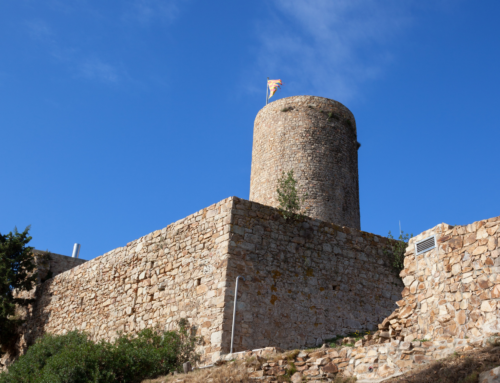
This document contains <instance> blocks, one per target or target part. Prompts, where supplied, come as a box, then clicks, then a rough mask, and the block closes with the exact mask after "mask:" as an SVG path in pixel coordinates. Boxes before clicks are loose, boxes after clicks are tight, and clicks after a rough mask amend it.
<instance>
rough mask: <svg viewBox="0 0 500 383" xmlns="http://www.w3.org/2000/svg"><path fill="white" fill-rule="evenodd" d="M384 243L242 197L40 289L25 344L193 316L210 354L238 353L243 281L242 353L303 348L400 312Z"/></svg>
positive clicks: (207, 357) (397, 284) (172, 324)
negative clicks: (289, 216) (294, 218)
mask: <svg viewBox="0 0 500 383" xmlns="http://www.w3.org/2000/svg"><path fill="white" fill-rule="evenodd" d="M386 246H387V239H386V238H383V237H379V236H376V235H373V234H369V233H365V232H361V231H358V230H355V229H351V228H346V227H339V226H336V225H334V224H332V223H326V222H322V221H319V220H315V219H311V218H305V219H304V220H303V221H301V222H289V221H285V220H284V219H283V218H282V216H281V215H280V214H279V212H278V210H277V209H275V208H272V207H269V206H264V205H261V204H259V203H255V202H250V201H246V200H242V199H239V198H236V197H231V198H228V199H225V200H223V201H221V202H219V203H217V204H215V205H212V206H210V207H208V208H206V209H203V210H201V211H199V212H197V213H195V214H193V215H191V216H189V217H187V218H185V219H183V220H180V221H178V222H176V223H173V224H171V225H169V226H167V227H166V228H164V229H163V230H158V231H155V232H153V233H151V234H149V235H147V236H144V237H142V238H140V239H138V240H136V241H133V242H130V243H129V244H127V246H125V247H121V248H117V249H115V250H113V251H110V252H108V253H106V254H104V255H102V256H100V257H98V258H95V259H93V260H91V261H88V262H86V263H84V264H82V265H79V266H77V267H75V268H73V269H71V270H69V271H67V272H64V273H62V274H60V275H57V276H56V277H54V278H52V279H50V280H48V281H47V282H45V283H43V284H42V285H41V286H39V287H38V288H37V291H36V296H37V297H38V299H37V302H36V303H35V304H34V306H33V307H32V308H31V309H30V310H29V317H28V320H27V322H26V324H25V327H24V331H23V332H24V340H23V341H24V342H27V343H29V342H33V341H34V339H35V338H36V337H38V336H40V335H42V334H43V333H44V332H51V333H56V334H62V333H65V332H66V331H70V330H74V329H77V330H84V331H86V332H88V333H89V334H90V335H91V336H92V338H93V339H95V340H98V339H108V340H111V339H113V338H114V337H115V336H116V333H117V332H118V331H123V332H125V333H130V332H132V333H135V332H137V331H139V330H141V329H143V328H145V327H153V326H159V327H160V328H164V329H175V328H176V322H177V321H178V320H179V319H181V318H187V319H188V320H189V322H190V323H191V324H192V325H193V326H195V327H196V328H197V333H198V335H200V336H201V337H202V338H203V344H202V345H201V346H200V348H199V350H198V351H200V352H201V353H202V356H203V360H204V361H211V360H217V359H218V358H219V357H220V355H221V354H224V353H228V352H229V349H230V338H231V323H232V312H233V299H234V285H235V279H236V276H237V275H243V276H244V277H245V278H246V281H245V282H243V283H241V285H240V286H241V287H240V295H241V296H240V298H239V303H238V311H237V318H236V337H235V350H238V349H239V350H241V349H245V350H246V349H252V348H260V347H265V346H267V345H274V346H280V347H283V348H296V347H300V346H302V345H314V344H317V343H318V342H321V341H322V340H323V339H326V338H331V337H334V336H335V335H338V334H345V333H347V332H349V331H354V330H359V329H360V328H373V327H375V326H376V324H377V323H379V321H380V320H381V319H382V318H384V317H385V316H387V315H388V314H389V313H391V312H392V311H393V310H394V307H395V305H394V302H395V301H397V300H400V298H401V295H400V292H401V290H402V289H403V285H402V283H401V280H400V279H399V278H398V277H397V275H396V274H395V272H394V271H393V270H392V267H391V266H390V265H389V262H390V260H389V259H388V258H387V257H386V256H385V255H384V252H383V249H384V248H386Z"/></svg>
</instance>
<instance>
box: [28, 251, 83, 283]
mask: <svg viewBox="0 0 500 383" xmlns="http://www.w3.org/2000/svg"><path fill="white" fill-rule="evenodd" d="M47 253H48V254H49V256H48V257H45V256H46V255H47ZM33 255H34V256H35V263H36V266H37V271H38V283H40V282H41V281H42V280H44V279H45V278H47V277H49V272H51V273H52V277H55V276H56V275H59V274H61V273H64V272H65V271H68V270H70V269H72V268H73V267H76V266H79V265H81V264H83V263H85V262H87V261H86V260H85V259H80V258H72V257H68V256H67V255H62V254H56V253H51V252H47V251H41V250H33Z"/></svg>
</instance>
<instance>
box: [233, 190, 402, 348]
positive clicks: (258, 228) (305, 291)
mask: <svg viewBox="0 0 500 383" xmlns="http://www.w3.org/2000/svg"><path fill="white" fill-rule="evenodd" d="M234 203H235V204H234V210H233V215H232V218H231V224H232V225H231V228H230V243H229V253H230V256H229V262H228V271H227V277H228V279H229V282H228V284H230V285H231V287H232V289H234V287H233V286H234V281H235V279H236V276H237V275H242V276H243V277H245V278H246V281H245V282H240V285H239V290H240V294H239V295H240V297H239V298H238V307H237V308H238V311H237V320H236V330H235V347H234V349H235V350H236V351H238V350H249V349H255V348H260V347H267V346H276V347H281V348H283V349H293V348H299V347H303V346H314V345H317V344H322V342H323V341H324V340H325V339H329V338H333V337H335V336H336V335H340V334H347V333H349V332H351V331H357V330H360V329H373V328H376V325H377V324H378V323H380V321H381V320H382V319H384V318H385V317H386V316H387V315H389V314H390V313H391V312H392V311H393V310H394V308H395V307H396V306H395V302H396V301H398V300H400V299H401V290H402V289H403V284H402V283H401V279H400V278H399V277H398V276H397V273H396V272H394V270H393V269H392V266H391V265H390V264H391V260H390V259H389V258H388V257H387V256H386V255H385V254H384V249H386V248H387V246H388V242H387V241H388V240H387V238H384V237H380V236H377V235H374V234H370V233H366V232H362V231H359V230H356V229H352V228H347V227H340V226H337V225H334V224H332V223H326V222H322V221H319V220H314V219H309V218H307V219H305V220H304V221H302V222H286V221H285V220H284V219H283V218H282V217H281V216H280V215H279V214H278V211H277V210H276V209H274V208H271V207H268V206H263V205H261V204H259V203H255V202H250V201H246V200H241V199H236V198H235V199H234ZM232 289H231V291H232ZM229 325H230V323H227V328H226V329H227V330H230V328H229Z"/></svg>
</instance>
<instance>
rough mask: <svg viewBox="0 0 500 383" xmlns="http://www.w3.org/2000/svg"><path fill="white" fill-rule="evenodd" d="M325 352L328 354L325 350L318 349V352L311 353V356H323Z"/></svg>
mask: <svg viewBox="0 0 500 383" xmlns="http://www.w3.org/2000/svg"><path fill="white" fill-rule="evenodd" d="M325 354H326V352H325V351H316V352H313V353H311V354H309V358H321V357H322V356H323V355H325Z"/></svg>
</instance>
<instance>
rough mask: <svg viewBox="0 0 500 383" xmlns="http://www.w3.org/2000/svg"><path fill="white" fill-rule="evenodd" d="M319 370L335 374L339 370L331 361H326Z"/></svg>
mask: <svg viewBox="0 0 500 383" xmlns="http://www.w3.org/2000/svg"><path fill="white" fill-rule="evenodd" d="M321 371H322V372H323V373H324V374H336V373H337V372H339V368H338V367H337V365H336V364H335V363H333V362H330V363H328V364H327V365H326V366H323V367H321Z"/></svg>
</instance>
